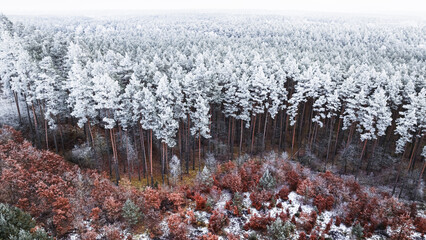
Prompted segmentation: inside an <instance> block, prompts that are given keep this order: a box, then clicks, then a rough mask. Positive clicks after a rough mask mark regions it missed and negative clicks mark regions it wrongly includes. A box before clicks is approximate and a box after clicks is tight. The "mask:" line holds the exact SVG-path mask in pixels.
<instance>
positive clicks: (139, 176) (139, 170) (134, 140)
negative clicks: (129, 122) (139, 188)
mask: <svg viewBox="0 0 426 240" xmlns="http://www.w3.org/2000/svg"><path fill="white" fill-rule="evenodd" d="M132 137H133V142H134V143H135V151H136V156H137V158H138V159H137V166H138V181H139V182H141V181H142V179H141V160H140V159H141V158H139V151H138V144H137V142H138V141H137V139H136V134H135V129H134V128H132Z"/></svg>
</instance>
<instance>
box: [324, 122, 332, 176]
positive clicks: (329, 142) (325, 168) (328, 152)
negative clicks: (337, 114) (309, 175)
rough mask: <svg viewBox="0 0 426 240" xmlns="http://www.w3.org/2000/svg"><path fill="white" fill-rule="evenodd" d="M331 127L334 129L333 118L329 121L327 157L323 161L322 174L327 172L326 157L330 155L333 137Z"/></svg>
mask: <svg viewBox="0 0 426 240" xmlns="http://www.w3.org/2000/svg"><path fill="white" fill-rule="evenodd" d="M333 127H334V117H331V121H330V135H329V136H328V144H327V157H326V159H325V166H324V172H325V171H326V170H327V162H328V156H329V154H330V145H331V135H333Z"/></svg>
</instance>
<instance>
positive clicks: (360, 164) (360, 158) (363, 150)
mask: <svg viewBox="0 0 426 240" xmlns="http://www.w3.org/2000/svg"><path fill="white" fill-rule="evenodd" d="M363 145H364V146H363V147H362V151H361V156H360V157H359V166H358V170H357V171H356V175H355V179H356V178H357V176H358V173H359V170H360V169H361V166H362V157H363V156H364V153H365V149H366V147H367V140H364V144H363Z"/></svg>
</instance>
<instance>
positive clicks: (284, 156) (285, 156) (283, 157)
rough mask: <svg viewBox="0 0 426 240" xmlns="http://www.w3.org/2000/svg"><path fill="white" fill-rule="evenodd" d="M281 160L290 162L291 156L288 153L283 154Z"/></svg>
mask: <svg viewBox="0 0 426 240" xmlns="http://www.w3.org/2000/svg"><path fill="white" fill-rule="evenodd" d="M281 158H282V159H283V160H289V159H290V156H289V155H288V153H287V152H283V153H282V154H281Z"/></svg>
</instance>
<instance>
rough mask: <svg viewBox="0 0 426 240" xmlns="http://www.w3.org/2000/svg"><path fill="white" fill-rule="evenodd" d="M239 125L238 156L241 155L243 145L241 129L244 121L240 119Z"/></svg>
mask: <svg viewBox="0 0 426 240" xmlns="http://www.w3.org/2000/svg"><path fill="white" fill-rule="evenodd" d="M240 121H241V127H240V147H239V149H238V157H240V156H241V152H242V147H243V130H244V126H243V125H244V121H243V120H242V119H241V120H240Z"/></svg>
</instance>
